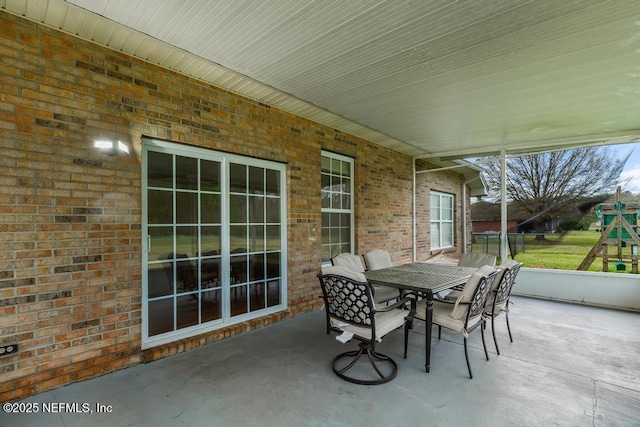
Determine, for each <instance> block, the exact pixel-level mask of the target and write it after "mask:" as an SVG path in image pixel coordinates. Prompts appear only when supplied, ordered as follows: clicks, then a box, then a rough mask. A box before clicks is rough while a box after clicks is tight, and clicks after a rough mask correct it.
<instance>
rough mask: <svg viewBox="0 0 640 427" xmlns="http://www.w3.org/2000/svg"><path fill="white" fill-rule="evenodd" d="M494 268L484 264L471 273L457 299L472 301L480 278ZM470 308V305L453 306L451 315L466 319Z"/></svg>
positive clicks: (455, 317)
mask: <svg viewBox="0 0 640 427" xmlns="http://www.w3.org/2000/svg"><path fill="white" fill-rule="evenodd" d="M494 270H495V269H494V268H493V267H491V266H490V265H484V266H482V267H480V268H478V269H477V270H476V271H475V272H474V273H473V274H472V275H471V277H469V280H467V283H465V285H464V288H463V289H462V292H461V293H460V296H459V297H458V299H457V301H459V302H470V301H471V299H472V298H473V294H474V293H475V291H476V287H478V283H479V282H480V280H481V279H482V278H483V277H484V276H486V275H487V274H490V273H491V272H493V271H494ZM468 309H469V306H468V305H466V304H458V305H457V306H455V307H454V308H453V310H451V317H452V318H454V319H463V320H464V318H465V317H466V316H467V310H468Z"/></svg>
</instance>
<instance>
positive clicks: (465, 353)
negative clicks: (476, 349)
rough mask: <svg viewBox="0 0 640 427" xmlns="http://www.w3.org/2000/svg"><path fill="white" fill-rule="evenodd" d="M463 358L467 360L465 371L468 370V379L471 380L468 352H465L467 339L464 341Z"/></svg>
mask: <svg viewBox="0 0 640 427" xmlns="http://www.w3.org/2000/svg"><path fill="white" fill-rule="evenodd" d="M464 358H465V359H466V360H467V369H468V370H469V378H471V379H473V374H472V373H471V364H470V363H469V352H468V351H467V338H465V339H464Z"/></svg>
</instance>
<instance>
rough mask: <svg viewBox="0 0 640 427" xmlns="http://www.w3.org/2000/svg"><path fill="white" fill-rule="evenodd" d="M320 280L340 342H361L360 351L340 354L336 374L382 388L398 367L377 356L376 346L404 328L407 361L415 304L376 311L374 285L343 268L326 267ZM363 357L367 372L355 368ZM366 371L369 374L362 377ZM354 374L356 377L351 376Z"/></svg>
mask: <svg viewBox="0 0 640 427" xmlns="http://www.w3.org/2000/svg"><path fill="white" fill-rule="evenodd" d="M318 279H319V280H320V287H321V288H322V297H323V299H324V306H325V310H326V316H327V322H328V324H329V325H331V326H330V327H331V330H332V331H333V332H336V333H339V334H341V336H340V337H339V338H341V341H343V342H346V341H349V340H350V339H351V338H355V339H356V340H358V341H360V343H359V344H358V346H359V349H358V350H354V351H348V352H345V353H341V354H339V355H337V356H336V357H335V358H334V359H333V362H332V363H331V368H332V369H333V372H334V373H335V374H336V375H337V376H338V377H340V378H342V379H343V380H345V381H349V382H352V383H355V384H365V385H375V384H383V383H386V382H389V381H391V380H392V379H394V378H395V376H396V375H397V373H398V365H397V364H396V362H395V361H394V360H393V359H392V358H391V357H389V356H386V355H384V354H381V353H378V352H376V343H378V342H380V341H382V337H384V336H385V335H386V334H388V333H389V332H391V331H393V330H395V329H398V328H400V327H401V326H403V325H404V357H405V358H406V357H407V346H408V341H409V325H410V323H411V321H412V320H413V315H414V313H415V307H416V306H415V300H413V299H410V298H404V299H402V300H400V301H397V302H396V303H394V304H392V305H388V306H384V307H381V308H380V307H377V306H376V304H375V302H374V300H373V293H372V289H371V285H370V284H369V283H368V282H367V279H366V278H365V277H364V274H362V273H356V272H353V271H350V270H347V269H346V268H344V267H336V266H332V267H324V268H323V269H322V273H321V274H318ZM407 303H410V309H409V310H406V308H407ZM402 308H404V310H403V309H402ZM363 355H365V356H366V359H368V362H369V364H366V361H365V367H364V368H363V367H362V364H360V365H356V363H357V362H358V360H359V359H360V358H361V357H362V356H363ZM345 360H346V361H347V362H346V363H345ZM369 365H370V366H369ZM356 366H358V367H357V368H355V367H356ZM352 368H355V369H353V370H351V369H352ZM371 368H373V371H375V373H374V372H372V371H371ZM363 369H364V370H365V371H366V374H363V373H362V371H363ZM350 370H351V371H350ZM353 372H356V374H353V375H352V374H351V373H353ZM358 374H360V375H358Z"/></svg>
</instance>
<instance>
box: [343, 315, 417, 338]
mask: <svg viewBox="0 0 640 427" xmlns="http://www.w3.org/2000/svg"><path fill="white" fill-rule="evenodd" d="M407 314H408V311H405V310H390V311H385V312H380V313H376V314H375V320H376V341H378V342H379V341H382V337H384V336H385V335H386V334H388V333H389V332H391V331H393V330H394V329H398V328H399V327H401V326H402V325H404V324H405V318H406V317H407ZM331 324H332V325H333V326H335V327H337V328H340V329H342V330H343V331H346V332H351V333H352V334H354V335H358V336H360V337H363V338H366V339H371V329H370V328H365V327H362V326H354V325H350V324H348V323H344V322H340V321H339V320H336V319H334V318H331Z"/></svg>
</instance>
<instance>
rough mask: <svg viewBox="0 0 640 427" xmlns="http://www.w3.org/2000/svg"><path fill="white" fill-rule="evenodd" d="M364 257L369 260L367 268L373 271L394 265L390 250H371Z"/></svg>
mask: <svg viewBox="0 0 640 427" xmlns="http://www.w3.org/2000/svg"><path fill="white" fill-rule="evenodd" d="M364 259H365V261H366V262H367V268H368V269H369V270H372V271H373V270H380V269H381V268H387V267H392V266H393V264H392V263H391V258H390V257H389V252H387V251H385V250H383V249H372V250H370V251H369V252H367V253H366V254H364Z"/></svg>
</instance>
